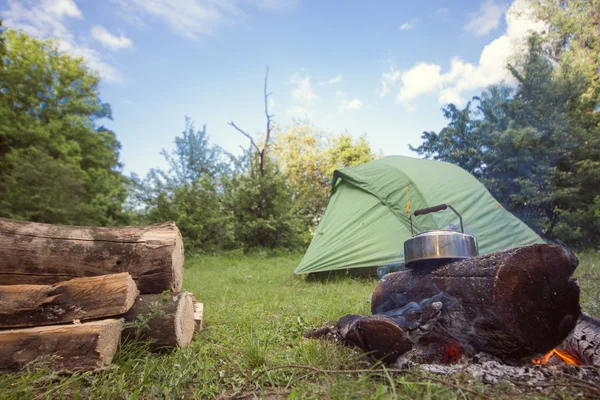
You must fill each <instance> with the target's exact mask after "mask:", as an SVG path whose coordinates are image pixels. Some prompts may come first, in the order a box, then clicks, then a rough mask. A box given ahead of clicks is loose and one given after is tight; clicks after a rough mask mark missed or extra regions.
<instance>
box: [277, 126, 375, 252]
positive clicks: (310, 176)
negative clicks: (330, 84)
mask: <svg viewBox="0 0 600 400" xmlns="http://www.w3.org/2000/svg"><path fill="white" fill-rule="evenodd" d="M273 153H274V154H275V158H276V160H277V163H278V165H279V166H280V167H281V169H282V172H283V173H284V174H285V176H286V178H287V181H288V184H289V187H290V189H291V191H292V195H293V198H294V203H293V213H294V215H295V216H296V218H298V219H299V220H300V223H301V225H302V227H303V229H302V230H303V232H304V233H303V241H304V242H305V244H308V243H309V242H310V240H311V239H312V231H313V230H314V228H316V225H317V224H318V222H319V220H320V218H321V216H322V215H323V212H324V211H325V207H326V206H327V201H328V198H329V192H330V191H331V184H332V182H331V179H332V177H333V171H335V170H336V169H338V168H343V167H348V166H352V165H358V164H362V163H365V162H369V161H372V160H374V159H375V155H374V154H373V152H372V151H371V147H370V146H369V143H368V142H367V141H366V138H364V137H360V138H358V139H357V140H356V141H354V142H353V141H352V137H351V136H350V135H349V134H345V135H339V136H333V135H329V134H326V133H323V132H321V131H320V130H319V129H317V128H315V127H314V126H312V125H310V123H308V122H304V123H298V124H295V125H293V126H291V127H290V128H288V129H286V130H285V131H283V132H278V133H277V135H276V137H275V143H274V146H273Z"/></svg>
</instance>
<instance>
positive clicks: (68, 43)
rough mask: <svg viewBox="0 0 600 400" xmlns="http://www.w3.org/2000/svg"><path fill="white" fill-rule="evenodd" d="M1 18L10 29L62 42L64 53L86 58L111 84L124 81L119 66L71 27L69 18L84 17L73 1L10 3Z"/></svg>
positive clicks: (46, 0) (44, 0) (14, 1)
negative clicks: (85, 42)
mask: <svg viewBox="0 0 600 400" xmlns="http://www.w3.org/2000/svg"><path fill="white" fill-rule="evenodd" d="M0 17H1V18H2V19H3V25H4V26H6V27H8V28H13V29H17V30H21V31H23V32H25V33H27V34H29V35H31V36H35V37H37V38H46V37H52V38H57V39H60V42H59V50H60V51H63V52H66V53H70V54H73V55H76V56H81V57H83V59H84V60H85V62H86V64H87V65H88V67H90V68H91V69H93V70H95V71H97V72H98V73H99V74H100V76H101V77H102V78H103V79H104V80H106V81H107V82H118V81H120V80H121V75H120V74H119V72H118V71H117V70H116V68H115V67H113V66H112V65H110V64H108V63H107V62H105V61H104V60H103V59H102V57H101V55H100V53H99V52H98V51H96V50H94V49H92V48H89V47H86V46H83V45H81V44H79V43H78V41H77V40H76V39H75V36H74V35H73V33H72V32H71V31H70V30H69V28H68V27H67V24H68V22H69V19H83V18H84V17H83V13H82V12H81V10H80V9H79V8H78V7H77V5H76V4H75V2H74V1H73V0H42V1H37V2H34V1H31V0H19V1H17V0H8V9H6V10H2V11H0Z"/></svg>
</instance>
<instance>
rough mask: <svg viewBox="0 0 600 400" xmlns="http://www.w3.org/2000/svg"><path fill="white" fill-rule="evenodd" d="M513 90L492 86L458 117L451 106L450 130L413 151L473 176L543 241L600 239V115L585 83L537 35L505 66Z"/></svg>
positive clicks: (426, 136)
mask: <svg viewBox="0 0 600 400" xmlns="http://www.w3.org/2000/svg"><path fill="white" fill-rule="evenodd" d="M508 68H509V70H510V71H511V73H512V74H513V76H514V77H515V79H516V80H517V81H518V85H517V87H516V89H515V90H514V91H513V90H511V89H510V88H508V87H505V86H497V87H491V88H488V89H487V90H485V91H484V92H483V93H482V95H481V96H478V97H475V98H474V99H473V101H475V102H476V103H478V106H477V109H476V111H475V113H473V112H472V111H471V108H470V107H471V106H470V104H468V105H467V107H466V108H465V109H463V110H462V111H460V110H458V109H457V108H456V106H454V105H449V106H448V107H447V108H445V109H444V115H445V116H446V117H447V118H448V119H449V120H450V123H449V125H448V126H447V127H446V128H444V129H442V130H441V131H440V133H435V132H425V133H424V134H423V136H422V138H423V139H424V143H423V144H422V145H420V146H419V147H417V148H412V147H411V148H412V149H413V150H414V151H416V152H418V153H419V154H422V155H424V156H426V157H430V158H435V159H440V160H443V161H449V162H453V163H455V164H457V165H459V166H461V167H463V168H465V169H466V170H467V171H469V172H471V173H472V174H474V175H476V176H477V177H478V178H479V179H480V180H481V181H482V183H484V184H485V185H486V187H487V188H488V189H489V190H490V191H491V192H492V194H493V195H494V196H495V197H496V199H497V200H499V201H500V202H501V203H502V204H504V206H505V207H507V208H508V209H510V210H511V211H512V212H513V213H515V214H517V215H518V216H519V217H520V218H521V219H523V220H524V221H525V222H527V223H528V224H529V225H530V226H531V227H532V228H534V229H535V230H537V231H538V232H539V233H541V234H542V235H544V236H547V237H549V238H552V239H554V238H558V239H561V240H564V241H566V242H569V243H571V244H574V245H586V244H591V243H595V242H597V240H598V239H600V231H599V230H598V224H597V223H596V222H595V221H596V219H595V218H597V215H598V204H599V203H600V197H599V195H600V190H599V189H598V188H599V187H600V186H598V184H600V164H599V160H600V150H598V149H599V147H600V146H599V144H600V143H599V142H598V138H599V137H600V135H599V133H600V131H599V128H600V123H599V122H600V119H599V117H600V114H599V113H596V112H590V110H593V107H591V104H590V102H591V101H592V100H591V98H590V97H589V96H587V92H588V89H589V87H590V86H589V79H588V77H586V76H585V75H583V74H582V73H581V72H579V71H577V70H573V69H571V68H570V67H569V66H567V65H564V66H562V67H561V68H557V67H556V66H555V65H553V62H552V61H551V59H550V58H549V57H548V56H547V53H546V47H545V44H544V42H543V40H542V38H541V37H540V36H537V35H533V36H531V37H530V38H529V41H528V48H527V51H526V53H525V54H524V55H523V56H522V57H520V58H518V61H517V62H516V63H515V64H513V65H509V66H508Z"/></svg>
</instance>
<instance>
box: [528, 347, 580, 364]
mask: <svg viewBox="0 0 600 400" xmlns="http://www.w3.org/2000/svg"><path fill="white" fill-rule="evenodd" d="M531 362H532V363H534V364H540V365H547V364H551V365H552V364H555V363H561V362H563V363H565V364H567V365H575V366H577V367H580V366H582V365H583V363H582V362H581V361H580V360H579V359H577V357H574V356H573V355H571V354H569V353H567V352H566V351H562V350H558V349H552V350H550V352H549V353H548V354H546V355H545V356H543V357H540V358H536V359H533V360H531Z"/></svg>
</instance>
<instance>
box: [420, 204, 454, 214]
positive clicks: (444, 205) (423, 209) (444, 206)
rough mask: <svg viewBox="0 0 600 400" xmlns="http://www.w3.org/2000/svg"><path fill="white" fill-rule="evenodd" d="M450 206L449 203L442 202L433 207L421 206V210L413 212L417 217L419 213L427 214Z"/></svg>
mask: <svg viewBox="0 0 600 400" xmlns="http://www.w3.org/2000/svg"><path fill="white" fill-rule="evenodd" d="M447 208H448V205H447V204H440V205H439V206H433V207H427V208H421V209H420V210H417V211H415V212H414V213H413V215H414V216H415V217H418V216H419V215H425V214H429V213H432V212H437V211H442V210H445V209H447Z"/></svg>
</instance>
